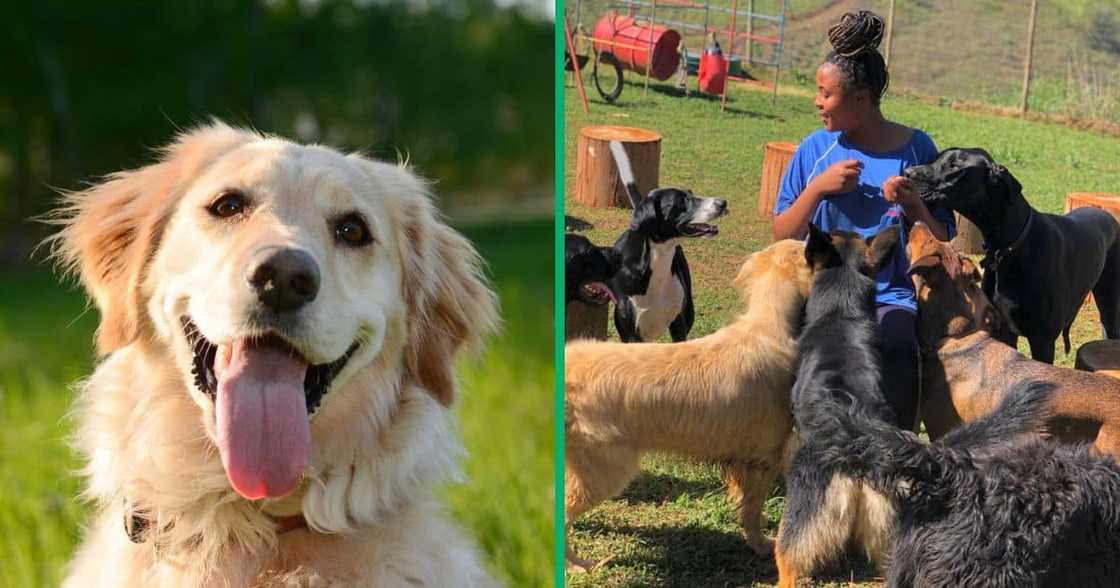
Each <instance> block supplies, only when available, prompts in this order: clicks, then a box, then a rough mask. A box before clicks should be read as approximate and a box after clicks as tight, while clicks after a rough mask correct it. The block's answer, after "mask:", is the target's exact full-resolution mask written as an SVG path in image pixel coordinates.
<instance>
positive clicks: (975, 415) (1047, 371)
mask: <svg viewBox="0 0 1120 588" xmlns="http://www.w3.org/2000/svg"><path fill="white" fill-rule="evenodd" d="M907 252H908V253H909V257H910V263H911V265H910V274H911V276H912V278H913V280H914V290H915V291H916V292H917V298H918V310H919V313H918V317H919V318H918V339H919V341H920V344H921V347H922V351H923V353H922V420H923V421H924V422H925V425H926V431H927V432H928V433H929V436H930V438H931V439H937V438H939V437H941V436H942V435H944V434H945V433H946V432H948V431H949V430H950V429H952V428H953V427H956V426H957V425H959V424H960V423H961V422H962V421H964V422H971V421H975V420H977V419H979V418H981V417H983V416H984V415H987V414H988V413H990V412H991V411H992V410H994V409H995V407H996V406H997V405H998V404H999V403H1000V402H1001V401H1002V400H1003V398H1004V397H1005V396H1007V395H1008V394H1009V393H1010V391H1011V390H1014V389H1016V387H1017V386H1020V385H1021V384H1023V383H1024V382H1028V381H1031V380H1038V381H1043V382H1048V383H1051V384H1053V385H1054V392H1053V394H1052V395H1051V405H1050V407H1049V408H1050V412H1051V413H1052V418H1051V421H1050V423H1049V425H1050V430H1051V432H1052V433H1054V434H1055V435H1057V436H1059V437H1061V438H1062V439H1063V440H1071V441H1081V440H1087V441H1092V442H1093V446H1094V447H1095V448H1096V449H1098V450H1099V451H1101V452H1103V453H1107V454H1111V455H1112V456H1113V457H1120V380H1117V379H1115V378H1110V377H1108V376H1104V375H1100V374H1095V373H1090V372H1083V371H1079V370H1072V369H1068V368H1062V367H1057V366H1053V365H1048V364H1045V363H1041V362H1038V361H1034V360H1031V359H1028V358H1026V357H1023V356H1022V355H1021V354H1020V353H1019V352H1018V351H1017V350H1015V349H1012V348H1011V347H1008V346H1007V345H1004V344H1003V343H1000V342H999V341H997V340H995V339H994V338H993V337H992V336H991V334H990V333H989V332H988V329H990V328H992V327H995V326H997V325H998V321H999V313H998V311H997V310H996V309H995V308H994V307H992V306H991V305H990V304H989V302H988V297H987V296H985V295H984V293H983V292H982V291H981V290H980V284H979V282H980V273H979V271H978V270H977V268H976V266H975V265H974V264H973V263H972V261H971V260H969V259H968V258H967V257H964V256H962V255H960V254H959V253H957V252H956V251H955V250H954V249H953V247H952V246H951V245H949V244H948V243H945V242H942V241H938V240H937V239H936V238H935V237H934V236H933V233H931V232H930V230H929V228H928V227H926V226H925V225H924V224H921V223H917V224H915V225H914V227H913V228H912V229H911V230H910V240H909V242H908V243H907Z"/></svg>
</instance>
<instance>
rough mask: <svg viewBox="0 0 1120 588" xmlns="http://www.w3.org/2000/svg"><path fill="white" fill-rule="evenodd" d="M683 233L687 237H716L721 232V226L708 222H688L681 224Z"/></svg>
mask: <svg viewBox="0 0 1120 588" xmlns="http://www.w3.org/2000/svg"><path fill="white" fill-rule="evenodd" d="M681 234H682V235H684V236H685V237H714V236H716V235H718V234H719V227H717V226H715V225H710V224H708V223H687V224H684V225H681Z"/></svg>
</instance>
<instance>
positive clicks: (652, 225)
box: [630, 190, 661, 234]
mask: <svg viewBox="0 0 1120 588" xmlns="http://www.w3.org/2000/svg"><path fill="white" fill-rule="evenodd" d="M656 193H657V190H653V191H651V192H650V193H649V195H648V196H646V197H645V198H643V199H642V200H641V202H638V205H637V206H635V207H634V214H633V216H632V217H631V218H630V230H631V231H635V232H638V233H644V234H653V233H654V232H655V231H657V223H658V217H660V216H661V210H660V209H659V208H658V207H657V198H656V197H655V194H656Z"/></svg>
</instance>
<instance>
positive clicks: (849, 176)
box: [809, 159, 863, 196]
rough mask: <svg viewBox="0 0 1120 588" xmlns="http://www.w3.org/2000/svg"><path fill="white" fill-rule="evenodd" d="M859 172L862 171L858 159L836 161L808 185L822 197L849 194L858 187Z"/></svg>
mask: <svg viewBox="0 0 1120 588" xmlns="http://www.w3.org/2000/svg"><path fill="white" fill-rule="evenodd" d="M861 171H863V163H861V162H860V161H859V160H858V159H846V160H844V161H838V162H836V163H834V164H832V165H830V166H828V169H826V170H824V171H823V172H821V175H819V176H817V177H815V178H813V181H812V182H809V185H810V186H812V187H813V188H814V189H815V190H816V191H817V192H819V193H820V194H821V195H824V196H827V195H829V194H843V193H845V192H851V191H852V190H855V189H856V186H857V185H859V174H860V172H861Z"/></svg>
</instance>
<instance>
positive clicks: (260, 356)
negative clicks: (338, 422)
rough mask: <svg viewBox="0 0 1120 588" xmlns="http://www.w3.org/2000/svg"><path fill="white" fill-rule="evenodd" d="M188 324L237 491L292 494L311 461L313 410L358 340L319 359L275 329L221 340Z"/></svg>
mask: <svg viewBox="0 0 1120 588" xmlns="http://www.w3.org/2000/svg"><path fill="white" fill-rule="evenodd" d="M182 322H183V331H184V333H186V336H187V341H188V343H189V344H190V346H191V352H192V357H193V360H192V372H193V374H194V378H195V385H196V386H198V389H199V390H201V391H202V392H203V393H205V394H206V395H207V396H209V397H210V398H211V399H212V400H213V401H214V414H215V420H216V429H217V436H218V439H217V445H218V450H219V452H220V453H221V456H222V465H223V466H225V469H226V475H227V476H228V477H229V480H230V483H231V485H232V486H233V489H234V490H236V491H237V492H238V493H239V494H241V495H242V496H244V497H246V498H249V499H251V500H255V499H258V498H263V497H266V496H267V497H277V496H284V495H286V494H289V493H290V492H291V491H292V490H294V489H295V488H296V486H298V485H299V480H300V477H301V476H302V475H303V470H304V468H305V467H306V466H307V458H308V455H309V453H310V450H309V447H310V444H311V433H310V424H309V422H308V421H309V420H310V415H311V414H313V413H314V412H315V409H317V408H318V407H319V403H320V402H321V401H322V398H323V395H324V394H326V393H327V391H329V390H330V385H331V382H332V381H333V380H334V378H335V376H336V375H338V373H339V372H341V371H342V368H343V367H345V366H346V363H347V361H349V359H350V357H351V356H353V354H354V352H355V351H356V350H357V348H358V343H357V342H355V343H353V344H352V345H351V346H350V348H349V349H348V350H347V351H346V353H344V354H343V355H342V357H340V358H338V359H336V360H334V361H332V362H330V363H325V364H317V365H313V364H309V363H308V362H307V360H306V359H305V358H304V357H303V356H302V355H301V354H300V353H299V352H298V351H296V349H295V348H293V347H292V346H291V345H290V344H288V343H287V342H285V341H284V340H283V339H282V338H281V337H279V336H277V335H274V334H269V335H264V336H261V337H252V338H245V339H240V340H237V341H233V342H232V343H229V344H222V345H216V344H214V343H211V342H210V341H208V340H207V339H206V338H205V337H203V336H202V334H201V333H200V332H199V330H198V327H197V326H196V325H195V324H194V323H193V322H191V320H190V319H189V318H188V317H183V319H182Z"/></svg>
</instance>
